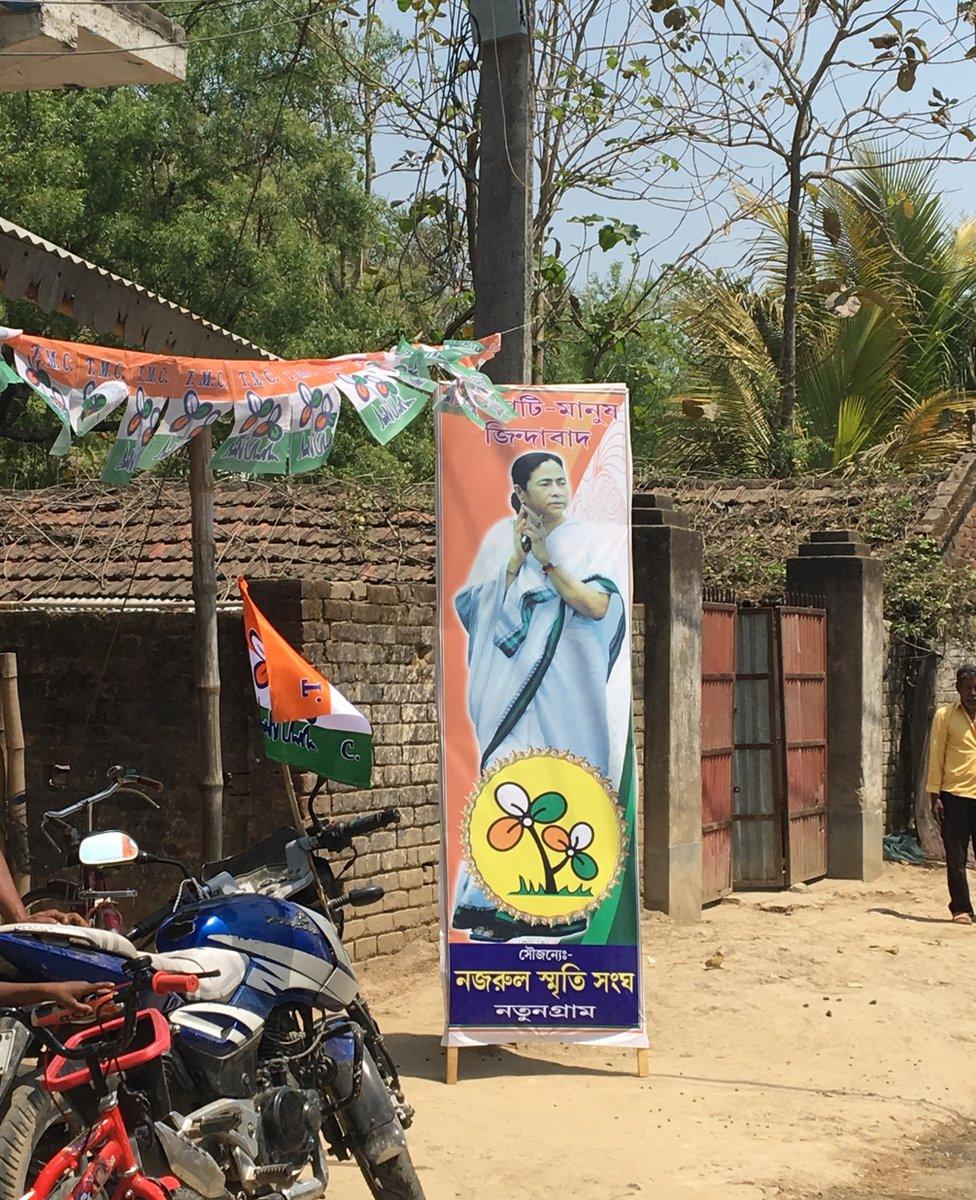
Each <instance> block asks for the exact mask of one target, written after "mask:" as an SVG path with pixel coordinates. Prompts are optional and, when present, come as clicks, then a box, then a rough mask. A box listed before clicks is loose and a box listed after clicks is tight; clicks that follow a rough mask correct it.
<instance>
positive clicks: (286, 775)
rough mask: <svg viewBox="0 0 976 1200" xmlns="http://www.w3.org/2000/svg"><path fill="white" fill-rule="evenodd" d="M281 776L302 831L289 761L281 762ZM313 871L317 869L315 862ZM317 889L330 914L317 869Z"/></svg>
mask: <svg viewBox="0 0 976 1200" xmlns="http://www.w3.org/2000/svg"><path fill="white" fill-rule="evenodd" d="M280 766H281V778H282V779H283V780H284V781H285V794H286V795H287V797H288V804H289V806H290V808H291V815H292V817H293V819H294V821H295V828H296V829H297V830H298V832H299V833H301V832H302V831H303V830H304V829H305V822H304V820H303V819H302V810H301V809H300V808H299V806H298V797H297V796H296V795H295V784H294V781H293V780H292V777H291V767H289V766H288V764H287V763H281V764H280ZM312 869H313V871H315V868H314V864H313V868H312ZM315 890H316V892H317V893H318V897H319V903H320V904H321V905H322V911H323V912H324V913H325V914H326V916H327V915H328V912H329V899H328V897H327V896H326V894H325V891H324V889H323V887H322V880H321V879H320V878H319V873H318V871H315Z"/></svg>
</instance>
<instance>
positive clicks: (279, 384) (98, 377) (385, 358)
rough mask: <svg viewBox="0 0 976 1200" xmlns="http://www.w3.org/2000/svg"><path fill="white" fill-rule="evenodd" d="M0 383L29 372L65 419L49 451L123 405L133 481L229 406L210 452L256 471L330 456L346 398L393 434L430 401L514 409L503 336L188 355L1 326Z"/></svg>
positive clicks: (117, 463)
mask: <svg viewBox="0 0 976 1200" xmlns="http://www.w3.org/2000/svg"><path fill="white" fill-rule="evenodd" d="M0 343H6V344H7V345H8V346H9V347H10V349H11V351H12V353H13V360H14V365H13V369H11V367H9V366H8V365H7V363H6V362H5V361H4V360H3V359H2V358H0V385H3V386H5V385H6V384H7V383H9V382H14V381H23V382H25V383H27V384H29V385H30V387H31V388H33V390H34V391H35V392H36V393H37V394H38V395H39V396H40V397H41V398H42V399H43V400H44V402H45V403H46V404H47V405H48V407H49V408H50V409H51V411H52V412H53V413H54V414H55V416H56V417H57V418H58V420H59V421H60V422H61V432H60V433H59V435H58V437H57V439H56V440H55V443H54V446H53V447H52V450H51V453H52V454H66V453H67V452H68V450H69V449H70V447H71V442H72V438H73V437H82V436H84V435H85V434H86V433H88V432H90V431H91V430H93V429H94V428H95V427H96V426H98V425H101V424H102V422H103V421H105V420H106V419H107V418H108V417H110V416H111V415H112V414H113V413H115V412H117V411H118V410H120V409H121V421H120V423H119V428H118V434H117V436H116V440H115V444H114V445H113V447H112V450H111V453H110V454H109V456H108V459H107V461H106V464H105V467H104V469H103V471H102V479H103V481H104V482H106V483H128V482H129V481H130V480H131V479H132V477H133V475H134V474H135V473H136V472H137V471H146V470H150V469H151V468H152V467H155V466H157V465H158V464H159V463H161V462H163V461H164V460H165V459H167V458H169V457H170V455H172V454H175V453H176V452H177V451H179V450H180V449H182V448H183V447H184V446H186V445H187V444H188V443H189V442H190V440H191V439H192V438H193V437H195V436H196V435H197V434H199V433H200V432H201V431H202V430H204V429H207V428H209V427H210V426H212V425H214V424H216V422H218V421H219V420H220V419H221V418H222V417H224V416H228V417H229V418H230V419H231V427H230V432H229V433H228V434H227V436H226V437H225V438H224V439H223V441H222V442H221V443H220V444H219V445H218V446H217V448H216V451H215V452H214V455H213V460H212V461H213V466H214V468H215V469H218V470H223V471H232V472H237V473H245V474H251V475H264V474H276V475H298V474H302V473H303V472H306V471H312V470H315V469H316V468H317V467H320V466H322V465H323V464H324V463H325V462H326V461H327V460H328V457H329V454H330V453H331V451H332V446H333V443H334V441H335V433H336V427H337V425H338V422H339V411H340V405H341V401H342V399H343V398H345V399H347V400H349V401H350V403H351V404H352V406H353V407H354V408H355V410H356V412H357V413H358V414H359V417H360V419H361V420H362V421H363V423H364V424H365V426H366V428H367V429H368V430H369V431H370V433H371V434H372V435H373V437H374V438H375V439H376V440H377V441H378V442H379V443H380V444H381V445H385V444H386V443H387V442H389V441H390V439H391V438H394V437H396V435H397V434H398V433H400V432H401V430H403V429H405V428H406V427H407V425H409V424H410V422H411V421H413V420H414V419H415V418H416V417H417V416H419V414H420V413H421V412H422V411H423V409H424V408H425V407H426V405H428V404H431V405H432V406H433V407H434V408H435V409H438V410H442V411H448V412H456V413H458V414H460V415H463V416H465V417H467V418H468V419H469V420H471V421H474V422H476V423H477V424H479V425H482V426H483V425H484V424H485V420H486V419H488V420H492V421H500V422H503V423H504V422H507V421H509V420H511V418H512V417H513V416H514V415H515V411H514V409H513V408H512V407H511V405H510V404H509V402H508V401H507V400H506V399H504V398H503V396H502V394H501V393H500V392H499V390H498V389H497V388H496V387H495V385H494V384H493V383H492V382H491V380H490V379H488V377H487V376H486V375H484V374H483V373H482V372H481V371H480V370H479V367H480V366H481V365H482V364H483V363H484V362H486V361H487V360H488V359H489V358H491V357H492V356H493V355H494V354H495V353H497V350H498V347H499V345H500V343H501V339H500V337H499V335H498V334H494V335H493V336H492V337H490V338H486V339H485V340H484V341H448V342H445V343H444V344H443V345H442V346H426V345H413V344H411V343H409V342H401V343H400V344H399V345H398V346H395V347H393V348H392V349H390V350H386V351H380V352H377V353H372V354H352V355H345V356H343V357H341V358H331V359H315V358H309V359H277V360H273V361H265V360H261V359H259V360H253V361H252V360H235V359H206V358H185V357H180V356H179V355H166V354H147V353H143V352H141V351H133V350H117V349H114V348H111V347H108V346H92V345H88V344H85V343H81V342H69V341H60V340H58V339H54V338H43V337H33V336H31V335H30V334H26V333H24V332H23V331H22V330H18V329H6V328H2V327H0Z"/></svg>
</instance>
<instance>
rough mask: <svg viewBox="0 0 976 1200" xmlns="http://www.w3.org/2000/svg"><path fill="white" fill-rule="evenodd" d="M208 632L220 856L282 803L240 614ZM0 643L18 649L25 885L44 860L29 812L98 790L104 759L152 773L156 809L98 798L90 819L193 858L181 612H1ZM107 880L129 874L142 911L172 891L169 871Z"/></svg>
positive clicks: (189, 685) (193, 775) (195, 817)
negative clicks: (63, 767) (161, 787)
mask: <svg viewBox="0 0 976 1200" xmlns="http://www.w3.org/2000/svg"><path fill="white" fill-rule="evenodd" d="M219 639H220V671H221V680H222V693H221V734H222V743H223V754H224V770H225V772H226V774H227V781H226V786H225V793H224V838H225V846H226V850H227V852H228V853H231V852H233V851H236V850H239V849H241V848H243V847H244V846H246V845H248V844H249V843H251V842H252V841H254V840H256V839H257V838H259V837H261V836H263V835H264V834H265V833H267V832H268V831H269V829H270V828H273V827H274V825H275V824H280V823H282V822H283V820H284V819H285V818H286V816H287V808H286V807H285V799H284V793H283V789H282V786H281V782H280V779H278V778H277V776H276V774H275V772H274V770H273V769H272V768H271V767H270V765H269V764H267V763H266V762H265V760H264V758H263V756H262V755H261V754H260V753H259V746H260V743H259V741H258V734H259V729H258V721H257V713H256V709H255V706H254V693H253V690H252V688H251V683H250V671H249V669H248V666H247V663H246V661H245V655H244V643H243V638H242V636H241V633H240V617H239V616H235V615H234V614H229V613H228V614H222V615H221V616H220V618H219ZM0 647H2V648H3V649H5V650H13V651H15V652H16V654H17V666H18V674H19V690H20V703H21V711H22V715H23V722H24V735H25V742H26V748H27V784H28V795H29V796H30V797H31V801H30V815H31V826H32V836H31V850H32V855H33V857H34V858H35V860H36V863H37V866H36V869H35V872H34V874H35V880H34V882H35V883H38V882H40V883H43V882H44V881H45V879H46V878H47V877H48V875H49V874H50V868H51V867H52V865H53V860H52V857H51V855H52V852H51V850H50V848H49V846H48V845H47V843H46V842H45V841H44V840H43V839H42V838H40V837H39V836H38V835H37V818H38V817H39V815H40V813H41V812H43V810H44V809H45V808H49V807H60V806H63V805H64V804H66V803H68V801H69V800H70V799H73V798H76V797H80V796H81V795H84V794H90V793H91V792H93V791H95V790H97V789H98V788H100V787H102V786H104V782H105V771H106V769H107V768H108V767H109V766H111V765H112V764H114V763H123V764H125V765H126V766H131V767H135V768H137V769H138V770H141V771H143V772H144V773H146V774H148V775H153V776H156V777H157V778H159V779H160V780H162V781H163V782H164V783H165V785H166V791H165V792H164V793H163V794H162V795H161V796H159V797H158V799H159V802H160V804H161V806H162V811H161V812H159V813H154V812H152V811H150V810H146V809H143V808H140V807H139V805H138V802H137V801H119V802H116V801H114V800H109V801H107V802H106V803H105V804H104V805H103V806H101V811H100V813H99V817H98V822H99V825H100V826H101V827H102V828H111V827H113V826H115V827H119V826H120V827H122V828H124V829H127V830H128V831H130V832H131V833H132V834H133V836H134V837H135V838H136V840H137V841H141V842H143V843H144V844H145V845H146V846H147V847H148V848H152V849H154V850H156V851H158V852H162V853H168V854H172V855H174V856H175V857H178V858H183V859H185V860H186V861H188V862H189V863H191V864H192V865H194V866H196V865H198V864H199V862H200V855H201V849H200V835H201V821H200V817H199V801H198V793H197V763H198V757H197V753H196V746H197V733H196V723H195V716H196V705H195V697H194V691H193V618H192V615H191V614H189V613H167V612H158V611H157V612H133V613H125V614H119V613H106V612H67V611H65V612H50V613H49V612H39V611H26V612H18V613H14V612H10V611H3V612H0ZM99 684H100V686H99ZM55 762H57V763H68V764H70V765H71V768H72V770H71V785H70V789H69V791H68V792H52V791H50V789H48V787H47V779H48V767H49V766H50V764H52V763H55ZM269 797H272V798H273V799H272V800H271V803H269ZM45 868H47V869H45ZM117 878H118V883H119V886H130V881H131V880H132V879H133V878H136V879H137V880H138V886H139V888H140V893H141V898H140V909H141V910H143V911H145V910H148V909H150V908H155V907H157V906H158V905H159V904H161V903H162V902H163V901H164V900H165V898H166V897H167V896H168V895H170V894H172V892H173V891H174V890H175V882H176V879H175V878H174V871H173V869H172V868H166V867H161V866H159V867H152V868H143V869H139V870H138V871H136V869H134V868H128V867H127V868H123V869H122V870H120V871H119V872H118V875H117Z"/></svg>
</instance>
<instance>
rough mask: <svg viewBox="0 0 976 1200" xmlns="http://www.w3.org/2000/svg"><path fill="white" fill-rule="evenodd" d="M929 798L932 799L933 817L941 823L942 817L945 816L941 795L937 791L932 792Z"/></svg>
mask: <svg viewBox="0 0 976 1200" xmlns="http://www.w3.org/2000/svg"><path fill="white" fill-rule="evenodd" d="M930 799H931V801H932V816H933V817H935V819H936V820H937V821H938V822H939V823H940V824H941V822H942V818H943V817H944V816H945V808H944V806H943V804H942V797H941V796H940V795H939V794H938V793H937V792H933V793H932V794H931V796H930Z"/></svg>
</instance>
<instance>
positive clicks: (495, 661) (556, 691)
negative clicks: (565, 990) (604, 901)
mask: <svg viewBox="0 0 976 1200" xmlns="http://www.w3.org/2000/svg"><path fill="white" fill-rule="evenodd" d="M511 479H512V489H513V490H512V494H511V504H512V508H513V509H514V510H515V516H514V518H506V519H505V520H503V521H500V522H499V523H498V524H497V525H495V526H494V528H492V529H491V530H490V531H489V532H488V534H487V536H486V537H485V540H484V542H483V543H482V546H481V549H480V550H479V552H478V555H477V558H476V559H475V563H474V566H473V567H472V570H471V574H470V576H469V578H468V581H467V584H466V585H465V587H464V588H463V589H462V590H461V591H460V592H458V594H457V596H456V597H455V607H456V609H457V613H458V616H459V617H460V620H461V623H462V625H463V626H464V628H465V630H466V631H467V634H468V711H469V713H470V715H471V720H472V722H473V724H474V727H475V732H476V736H477V739H478V748H479V751H480V755H481V761H480V768H481V770H482V771H484V770H485V769H486V768H487V767H490V766H491V765H492V763H494V762H497V761H498V760H499V759H502V758H505V757H507V756H508V755H510V754H512V753H514V752H516V751H519V750H530V749H535V750H546V749H551V750H557V751H563V752H566V753H570V754H573V755H576V756H577V757H579V758H583V759H585V760H586V761H587V762H588V763H589V764H590V766H592V767H593V768H594V769H595V770H597V771H598V772H600V774H602V775H604V776H609V774H610V732H609V724H608V719H607V679H608V676H609V675H610V672H611V670H612V669H613V666H614V663H615V662H616V660H617V657H618V655H619V653H620V649H621V647H622V645H623V644H624V635H625V632H626V628H625V615H624V603H623V599H622V597H621V595H620V590H619V585H618V582H617V578H616V577H617V576H618V575H619V573H620V566H621V564H620V561H619V550H616V551H615V548H614V546H613V544H612V540H611V539H608V537H607V532H606V530H605V528H603V527H601V526H599V525H594V524H590V523H587V522H583V521H579V520H577V519H575V518H574V517H572V516H571V515H570V513H569V509H570V503H571V494H570V486H569V479H568V476H567V472H566V468H565V465H564V463H563V460H562V459H561V458H560V457H559V455H557V454H553V453H548V452H545V451H540V452H532V453H529V454H523V455H521V456H520V457H519V458H517V459H515V461H514V462H513V463H512V466H511ZM453 925H454V928H455V929H464V930H467V931H469V933H470V935H471V936H472V937H474V938H477V939H479V940H510V939H511V938H513V937H518V936H528V935H530V934H531V935H532V937H533V940H535V939H538V938H540V937H547V936H548V937H568V936H571V935H573V934H577V933H580V932H582V930H583V929H585V922H584V921H577V922H573V923H571V924H569V925H562V926H552V927H549V928H545V927H540V926H538V925H529V924H528V923H527V922H521V921H519V920H517V919H513V918H511V917H510V916H508V915H507V914H505V913H503V912H499V911H498V909H497V906H496V905H494V904H493V903H492V901H491V900H490V899H489V898H488V897H487V896H486V895H485V894H484V892H482V891H481V889H480V888H478V887H477V885H476V884H474V883H473V881H472V880H471V879H469V878H468V877H467V876H466V874H465V873H464V872H463V871H462V876H461V880H460V882H459V887H458V894H457V900H456V906H455V913H454V920H453Z"/></svg>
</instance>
